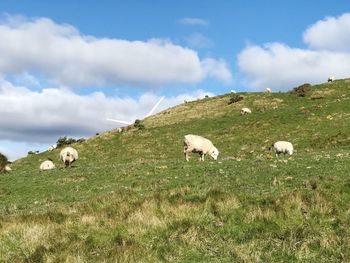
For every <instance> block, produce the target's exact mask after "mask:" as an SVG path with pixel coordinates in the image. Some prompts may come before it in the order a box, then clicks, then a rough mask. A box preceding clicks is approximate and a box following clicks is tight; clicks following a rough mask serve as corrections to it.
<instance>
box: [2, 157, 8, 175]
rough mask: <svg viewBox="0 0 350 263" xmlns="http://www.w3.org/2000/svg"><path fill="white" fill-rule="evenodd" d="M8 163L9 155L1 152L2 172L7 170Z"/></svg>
mask: <svg viewBox="0 0 350 263" xmlns="http://www.w3.org/2000/svg"><path fill="white" fill-rule="evenodd" d="M7 163H8V160H7V157H6V156H5V155H3V154H2V153H0V172H4V171H5V166H6V165H7Z"/></svg>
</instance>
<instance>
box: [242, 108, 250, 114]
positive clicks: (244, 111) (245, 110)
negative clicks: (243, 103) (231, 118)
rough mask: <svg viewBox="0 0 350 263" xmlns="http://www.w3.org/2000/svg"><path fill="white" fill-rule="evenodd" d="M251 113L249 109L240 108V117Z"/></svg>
mask: <svg viewBox="0 0 350 263" xmlns="http://www.w3.org/2000/svg"><path fill="white" fill-rule="evenodd" d="M250 113H252V111H251V110H250V109H249V108H242V109H241V115H245V114H250Z"/></svg>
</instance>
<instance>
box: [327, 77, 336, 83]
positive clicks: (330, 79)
mask: <svg viewBox="0 0 350 263" xmlns="http://www.w3.org/2000/svg"><path fill="white" fill-rule="evenodd" d="M334 79H335V78H334V76H329V77H328V80H327V81H328V82H333V81H334Z"/></svg>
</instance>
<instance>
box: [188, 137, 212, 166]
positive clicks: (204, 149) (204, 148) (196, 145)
mask: <svg viewBox="0 0 350 263" xmlns="http://www.w3.org/2000/svg"><path fill="white" fill-rule="evenodd" d="M191 152H194V153H199V155H200V158H199V160H200V161H204V155H206V154H208V155H210V156H211V157H212V158H213V159H214V160H217V159H218V155H219V151H218V149H217V148H216V147H215V146H214V145H213V143H212V142H211V141H210V140H208V139H206V138H204V137H202V136H198V135H192V134H188V135H185V138H184V154H185V158H186V161H187V162H188V161H189V153H191Z"/></svg>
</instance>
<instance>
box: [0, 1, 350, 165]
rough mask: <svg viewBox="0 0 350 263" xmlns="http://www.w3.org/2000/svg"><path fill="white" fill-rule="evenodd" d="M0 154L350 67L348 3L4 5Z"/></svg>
mask: <svg viewBox="0 0 350 263" xmlns="http://www.w3.org/2000/svg"><path fill="white" fill-rule="evenodd" d="M0 40H1V41H0V58H1V59H0V152H2V153H4V154H6V155H7V156H8V158H9V159H10V160H15V159H18V158H21V157H24V156H26V155H27V153H28V151H36V150H39V151H45V150H47V148H48V147H49V146H50V145H52V144H54V143H55V142H56V141H57V139H58V138H59V137H61V136H68V137H74V138H83V137H84V138H89V137H91V136H93V135H95V134H96V133H101V132H104V131H107V130H111V129H113V128H116V127H119V126H120V125H119V124H117V123H114V122H111V121H108V120H106V119H107V118H114V119H119V120H125V121H130V122H133V121H134V120H135V119H137V118H138V119H142V118H143V117H144V116H145V115H146V114H147V113H148V112H149V110H150V109H151V108H152V107H153V106H154V105H155V104H156V102H157V101H158V100H159V99H160V98H161V97H162V96H164V97H165V99H164V100H163V101H162V102H161V104H160V105H159V107H158V108H157V109H156V112H159V111H161V110H164V109H166V108H168V107H172V106H175V105H178V104H180V103H183V101H184V100H187V101H190V100H195V99H200V98H203V97H204V96H205V95H209V96H215V95H220V94H224V93H228V92H230V90H235V91H237V92H245V91H250V92H254V91H263V90H264V89H265V88H267V87H269V88H271V89H272V90H273V91H282V92H283V91H288V90H290V89H292V88H293V87H295V86H298V85H300V84H303V83H312V84H316V83H322V82H325V81H326V80H327V78H328V76H334V77H335V78H336V79H337V78H347V77H349V72H350V1H342V0H339V1H316V0H308V1H302V0H295V1H281V0H278V1H277V0H270V1H257V0H256V1H252V0H247V1H244V0H236V1H228V0H226V1H223V0H215V1H214V0H207V1H190V0H187V1H185V0H177V1H156V0H148V1H141V0H130V1H111V0H104V1H82V0H69V1H68V0H61V1H39V0H37V1H32V0H26V1H20V0H2V1H0Z"/></svg>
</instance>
